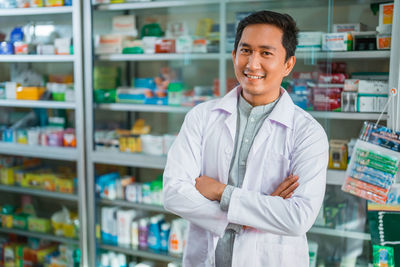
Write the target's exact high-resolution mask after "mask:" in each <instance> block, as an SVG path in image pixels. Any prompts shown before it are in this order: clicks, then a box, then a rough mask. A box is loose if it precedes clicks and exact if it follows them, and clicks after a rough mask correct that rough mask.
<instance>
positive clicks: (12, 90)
mask: <svg viewBox="0 0 400 267" xmlns="http://www.w3.org/2000/svg"><path fill="white" fill-rule="evenodd" d="M17 85H18V84H17V83H16V82H6V85H5V87H6V98H7V99H16V98H17Z"/></svg>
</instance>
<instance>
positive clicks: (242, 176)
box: [164, 11, 328, 267]
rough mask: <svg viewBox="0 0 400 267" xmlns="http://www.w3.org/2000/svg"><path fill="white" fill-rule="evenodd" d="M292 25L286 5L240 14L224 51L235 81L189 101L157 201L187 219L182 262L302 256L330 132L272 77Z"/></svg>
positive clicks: (289, 46) (287, 47) (289, 58)
mask: <svg viewBox="0 0 400 267" xmlns="http://www.w3.org/2000/svg"><path fill="white" fill-rule="evenodd" d="M297 32H298V29H297V27H296V23H295V22H294V21H293V19H292V18H291V17H290V16H288V15H283V14H279V13H275V12H271V11H260V12H256V13H253V14H251V15H250V16H248V17H246V18H244V19H243V20H242V21H241V22H240V23H239V25H238V28H237V33H236V40H235V46H234V51H233V52H232V58H233V62H234V69H235V75H236V77H237V79H238V81H239V83H240V85H239V86H238V87H236V88H235V89H233V90H232V91H231V92H229V93H228V94H227V95H226V96H225V97H223V98H222V99H217V100H212V101H209V102H206V103H203V104H200V105H198V106H196V107H194V108H193V109H192V110H191V111H190V112H189V113H188V114H187V116H186V118H185V121H184V123H183V125H182V128H181V131H180V133H179V135H178V137H177V139H176V141H175V143H174V144H173V146H172V148H171V149H170V151H169V154H168V160H167V165H166V168H165V172H164V206H165V208H166V209H167V210H169V211H171V212H173V213H176V214H177V215H179V216H181V217H183V218H185V219H187V220H189V221H190V226H189V231H188V237H187V243H186V248H185V252H184V259H183V264H184V266H193V267H197V266H217V267H222V266H229V267H230V266H234V267H236V266H238V267H239V266H251V267H254V266H262V267H265V266H272V267H285V266H287V267H293V266H297V267H302V266H308V261H309V259H308V245H307V239H306V235H305V234H306V232H307V231H308V230H309V229H310V227H311V226H312V224H313V223H314V220H315V218H316V216H317V214H318V212H319V209H320V206H321V203H322V201H323V196H324V192H325V180H326V167H327V162H328V141H327V138H326V134H325V132H324V130H323V129H322V127H321V126H320V125H319V124H318V123H317V122H316V121H315V120H314V119H313V118H312V117H311V116H310V115H309V114H308V113H307V112H305V111H303V110H302V109H300V108H299V107H297V106H295V105H294V104H293V102H292V100H291V99H290V97H289V95H288V93H287V92H286V91H285V90H284V89H283V88H281V87H280V84H281V82H282V79H283V78H284V77H285V76H287V75H289V73H290V72H291V70H292V69H293V66H294V64H295V61H296V60H295V57H294V52H295V49H296V45H297V37H296V36H297ZM289 174H294V175H296V176H298V184H299V185H298V188H297V189H296V191H294V192H293V190H294V189H295V187H296V186H297V182H296V181H295V180H296V178H294V179H293V178H290V177H289V178H288V179H286V180H284V178H285V177H287V176H288V175H289ZM283 181H286V182H283ZM282 182H283V183H282ZM285 183H286V184H285ZM276 188H278V189H277V190H275V189H276ZM282 188H284V191H285V192H286V193H284V194H282V192H281V189H282ZM287 192H290V193H287Z"/></svg>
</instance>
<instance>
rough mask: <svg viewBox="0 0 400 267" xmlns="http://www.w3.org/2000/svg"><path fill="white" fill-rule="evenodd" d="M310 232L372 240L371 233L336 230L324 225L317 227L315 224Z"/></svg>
mask: <svg viewBox="0 0 400 267" xmlns="http://www.w3.org/2000/svg"><path fill="white" fill-rule="evenodd" d="M308 232H309V233H312V234H319V235H329V236H337V237H345V238H353V239H362V240H371V235H370V234H369V233H361V232H353V231H344V230H336V229H330V228H324V227H316V226H313V227H312V228H311V229H310V231H308Z"/></svg>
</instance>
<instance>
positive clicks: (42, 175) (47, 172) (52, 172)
mask: <svg viewBox="0 0 400 267" xmlns="http://www.w3.org/2000/svg"><path fill="white" fill-rule="evenodd" d="M0 167H1V169H0V183H1V184H3V185H10V186H20V187H25V188H32V189H41V190H46V191H51V192H60V193H65V194H73V193H75V188H76V186H75V184H76V178H75V174H74V173H72V172H71V168H68V167H58V168H56V167H54V166H53V167H50V166H46V165H44V164H43V163H41V162H40V161H39V160H37V159H21V158H15V157H0Z"/></svg>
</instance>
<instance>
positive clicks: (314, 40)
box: [296, 32, 324, 52]
mask: <svg viewBox="0 0 400 267" xmlns="http://www.w3.org/2000/svg"><path fill="white" fill-rule="evenodd" d="M323 34H324V33H323V32H299V34H298V35H297V36H298V42H299V43H298V45H297V48H296V50H297V51H300V52H301V51H320V50H321V48H322V35H323Z"/></svg>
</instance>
